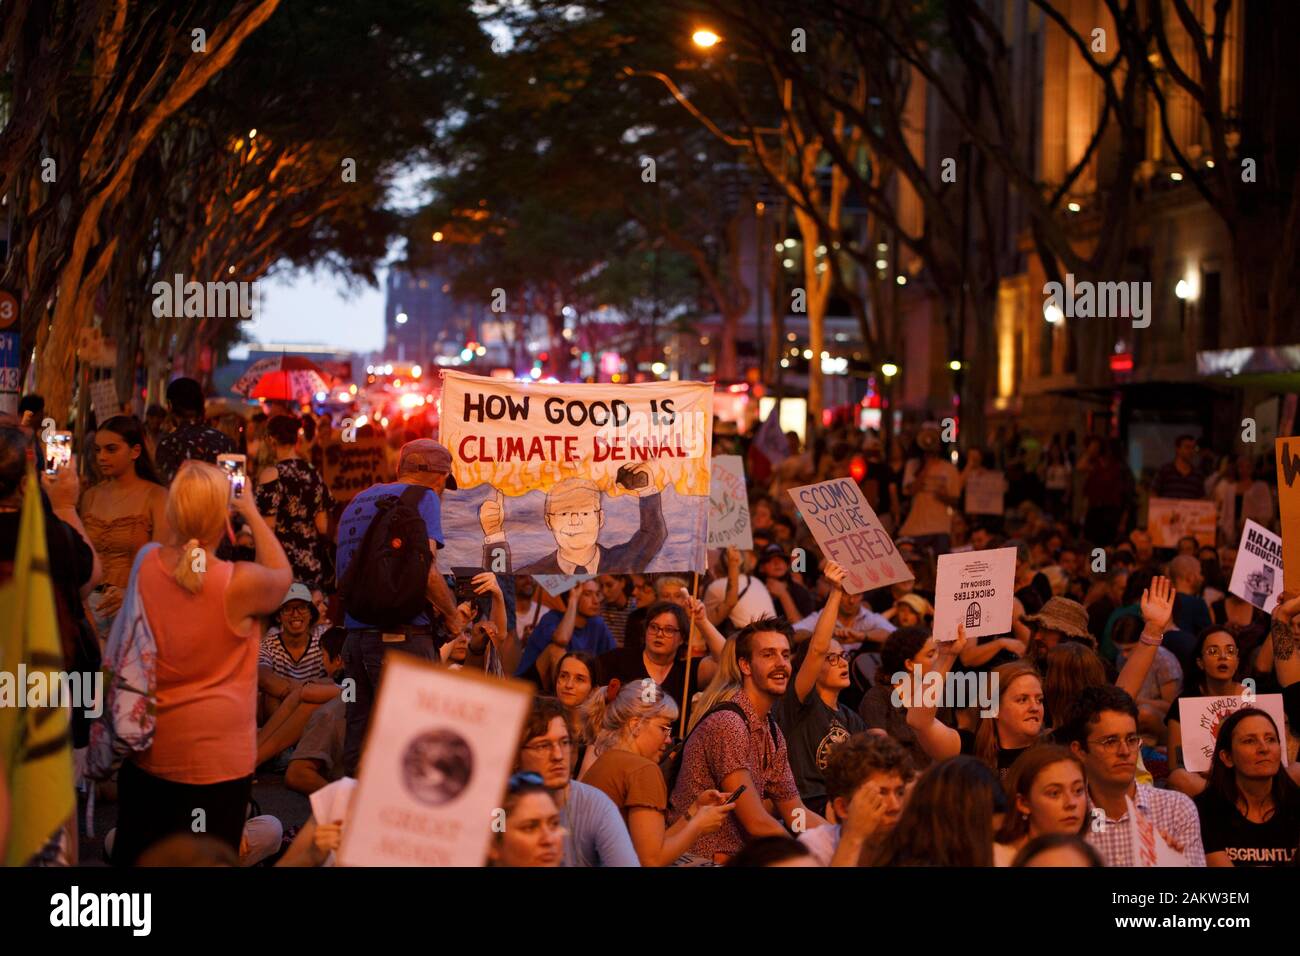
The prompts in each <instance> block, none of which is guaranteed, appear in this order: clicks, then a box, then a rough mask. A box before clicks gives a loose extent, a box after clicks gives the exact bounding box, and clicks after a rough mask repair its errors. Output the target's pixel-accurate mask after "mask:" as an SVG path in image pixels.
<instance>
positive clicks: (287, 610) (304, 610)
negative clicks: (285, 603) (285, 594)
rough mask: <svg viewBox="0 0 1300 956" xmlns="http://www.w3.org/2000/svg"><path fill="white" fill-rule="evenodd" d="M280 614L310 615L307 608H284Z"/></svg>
mask: <svg viewBox="0 0 1300 956" xmlns="http://www.w3.org/2000/svg"><path fill="white" fill-rule="evenodd" d="M280 613H281V614H310V613H311V608H309V607H286V608H283V609H282V610H281V611H280Z"/></svg>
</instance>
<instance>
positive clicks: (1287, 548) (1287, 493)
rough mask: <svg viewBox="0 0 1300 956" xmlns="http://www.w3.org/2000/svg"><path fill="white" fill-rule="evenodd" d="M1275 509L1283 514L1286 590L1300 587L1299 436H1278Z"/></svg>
mask: <svg viewBox="0 0 1300 956" xmlns="http://www.w3.org/2000/svg"><path fill="white" fill-rule="evenodd" d="M1274 447H1275V448H1276V449H1277V510H1278V512H1279V513H1280V514H1281V515H1282V524H1281V529H1282V571H1283V575H1284V577H1285V580H1286V590H1288V591H1300V438H1279V439H1278V440H1277V443H1276V444H1275V446H1274Z"/></svg>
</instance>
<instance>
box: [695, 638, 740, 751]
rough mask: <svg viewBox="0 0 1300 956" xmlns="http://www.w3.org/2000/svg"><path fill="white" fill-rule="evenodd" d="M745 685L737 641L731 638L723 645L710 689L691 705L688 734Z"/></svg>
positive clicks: (704, 691)
mask: <svg viewBox="0 0 1300 956" xmlns="http://www.w3.org/2000/svg"><path fill="white" fill-rule="evenodd" d="M744 685H745V681H744V677H743V676H742V675H741V673H740V665H739V664H737V663H736V639H735V638H734V637H730V638H728V639H727V643H726V644H724V645H722V653H721V654H720V655H719V656H718V669H717V671H716V672H715V673H714V675H713V680H711V681H709V686H708V687H706V688H704V690H702V691H700V693H699V694H698V695H697V696H696V698H695V703H693V704H692V705H691V719H690V722H689V723H688V724H687V727H686V732H687V733H688V734H689V733H690V732H691V731H692V730H694V729H695V725H696V724H698V723H699V722H700V719H701V718H702V717H704V715H705V714H707V713H708V712H709V711H710V710H712V709H713V708H714V707H716V706H717V705H718V704H720V703H722V702H723V701H724V700H726V699H727V698H729V697H731V696H733V695H734V694H735V693H736V691H738V690H740V689H741V688H742V687H743V686H744Z"/></svg>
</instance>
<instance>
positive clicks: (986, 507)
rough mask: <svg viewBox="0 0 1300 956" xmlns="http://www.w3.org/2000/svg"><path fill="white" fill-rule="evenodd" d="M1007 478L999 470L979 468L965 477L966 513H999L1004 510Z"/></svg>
mask: <svg viewBox="0 0 1300 956" xmlns="http://www.w3.org/2000/svg"><path fill="white" fill-rule="evenodd" d="M1006 491H1007V479H1006V477H1005V476H1004V475H1003V474H1002V472H1000V471H991V470H986V469H983V468H981V469H980V470H979V471H973V472H971V473H970V474H969V475H968V476H967V477H966V513H967V514H971V515H1000V514H1002V513H1004V512H1005V511H1006V507H1005V505H1004V503H1003V502H1004V499H1005V496H1006Z"/></svg>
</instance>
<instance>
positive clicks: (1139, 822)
mask: <svg viewBox="0 0 1300 956" xmlns="http://www.w3.org/2000/svg"><path fill="white" fill-rule="evenodd" d="M1124 800H1125V802H1126V803H1127V804H1128V826H1129V840H1130V841H1131V845H1132V847H1133V865H1134V866H1190V865H1191V864H1189V863H1188V862H1187V857H1186V856H1184V855H1183V854H1182V853H1179V852H1178V851H1177V850H1175V849H1174V848H1173V847H1171V846H1170V845H1169V844H1168V843H1166V842H1165V838H1164V837H1162V836H1161V835H1160V833H1159V831H1158V830H1156V828H1155V824H1154V823H1152V822H1151V818H1150V817H1148V816H1147V815H1146V814H1145V813H1144V812H1143V811H1142V810H1141V809H1139V808H1138V806H1137V804H1135V803H1134V802H1133V798H1132V797H1130V796H1125V797H1124Z"/></svg>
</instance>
